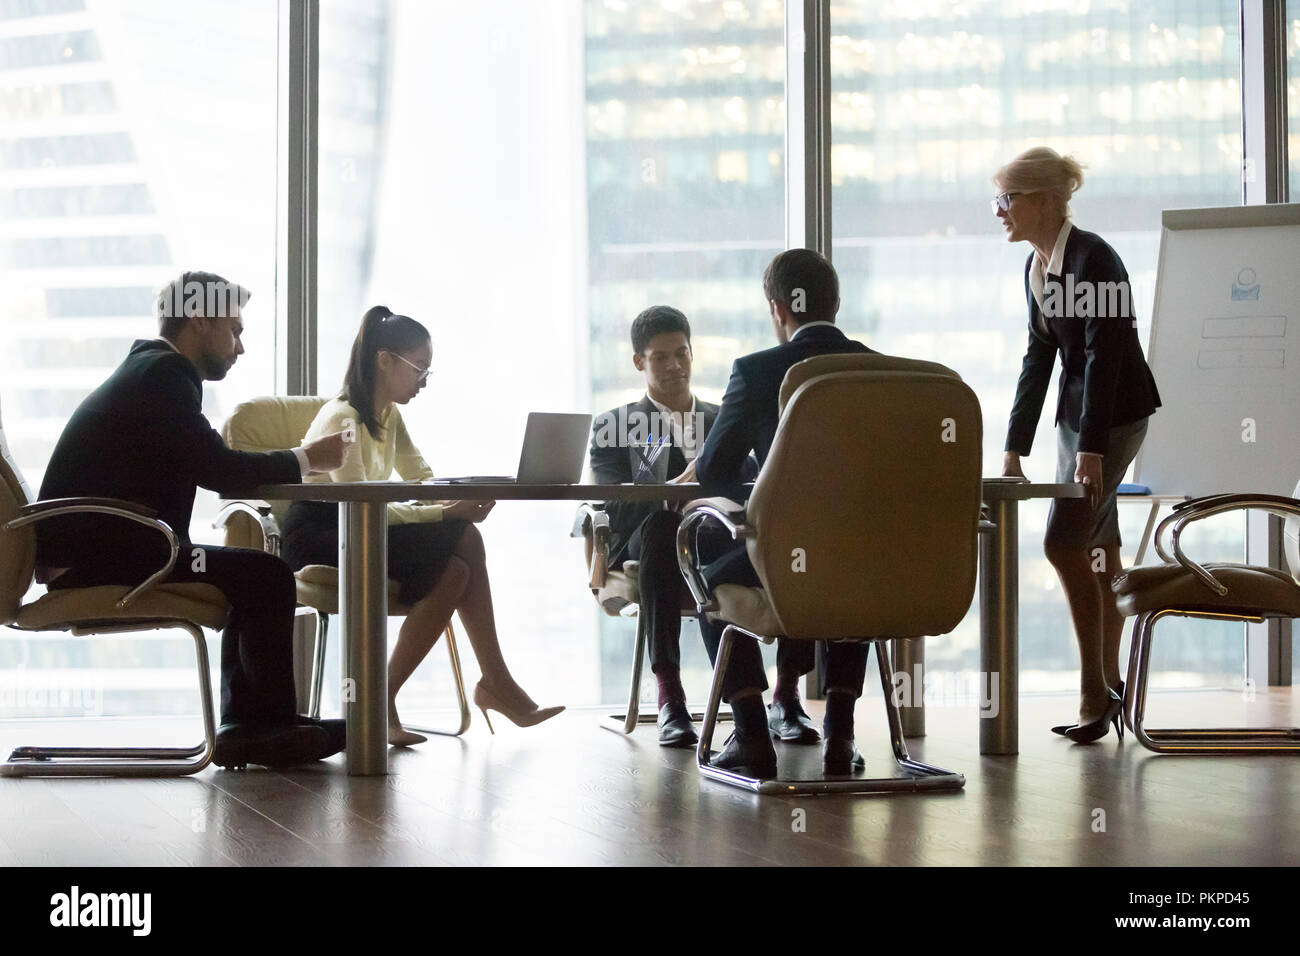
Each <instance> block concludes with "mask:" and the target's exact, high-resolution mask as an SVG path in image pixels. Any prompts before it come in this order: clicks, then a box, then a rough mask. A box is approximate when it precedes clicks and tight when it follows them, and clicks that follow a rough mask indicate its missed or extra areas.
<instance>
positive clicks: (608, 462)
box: [590, 395, 718, 567]
mask: <svg viewBox="0 0 1300 956" xmlns="http://www.w3.org/2000/svg"><path fill="white" fill-rule="evenodd" d="M658 411H659V410H658V409H657V408H655V405H654V402H652V401H650V396H649V395H646V396H644V397H642V399H641V400H640V401H639V402H630V403H628V404H627V405H624V406H622V408H611V409H610V410H609V411H607V412H602V413H601V414H600V415H597V416H596V418H595V420H594V421H593V422H592V426H591V450H590V455H591V474H592V477H593V479H594V480H595V481H596V482H597V483H598V484H602V485H618V484H627V483H629V482H631V481H632V477H633V475H632V455H633V452H632V450H631V449H629V448H628V447H627V446H626V445H617V444H615V445H608V444H606V445H597V444H596V441H597V438H598V436H599V435H600V433H601V431H602V430H604V431H605V432H606V434H607V435H608V434H613V435H619V434H620V430H619V429H620V425H624V426H625V425H626V423H627V422H628V421H629V420H631V421H632V422H633V423H635V421H636V419H635V418H632V415H633V413H638V412H639V413H640V414H641V415H644V416H645V420H646V421H652V420H653V419H651V418H650V416H651V415H656V414H658ZM695 411H696V412H697V413H699V415H700V424H701V426H702V427H703V432H702V434H700V435H699V436H697V437H696V440H697V441H701V440H703V439H704V438H705V437H706V436H707V435H708V434H709V431H710V430H711V429H712V427H713V422H714V419H716V418H717V416H718V406H717V405H714V404H712V403H710V402H705V401H701V400H700V399H699V398H696V399H695ZM620 413H621V415H620ZM620 418H621V419H622V421H621V422H620ZM671 441H672V437H671V436H669V442H671ZM666 454H667V455H668V470H667V477H668V478H676V477H677V476H678V475H680V474H681V473H682V472H683V471H685V470H686V456H685V455H684V454H683V453H682V450H681V449H680V448H678V447H676V446H674V445H671V444H670V445H669V448H668V451H667V452H666ZM661 507H662V505H660V504H657V503H655V502H653V501H610V502H606V504H605V513H606V514H607V515H609V530H610V547H609V563H610V565H611V566H613V567H618V566H619V565H621V564H622V563H623V561H624V560H625V559H626V558H627V554H626V552H627V543H628V539H629V538H631V537H632V533H633V532H634V531H636V529H637V528H638V527H640V525H641V522H642V521H644V520H645V519H646V518H648V517H649V516H650V515H651V514H652V513H653V512H655V511H657V510H658V509H659V508H661Z"/></svg>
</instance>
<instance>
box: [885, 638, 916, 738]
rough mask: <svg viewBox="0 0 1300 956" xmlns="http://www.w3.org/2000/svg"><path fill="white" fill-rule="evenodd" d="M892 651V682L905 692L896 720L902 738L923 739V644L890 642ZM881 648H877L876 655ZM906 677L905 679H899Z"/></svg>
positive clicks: (904, 641) (909, 641)
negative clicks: (893, 679)
mask: <svg viewBox="0 0 1300 956" xmlns="http://www.w3.org/2000/svg"><path fill="white" fill-rule="evenodd" d="M889 643H890V644H892V645H893V649H894V654H893V656H894V674H895V680H896V681H901V685H896V686H901V687H902V688H903V689H905V690H906V691H907V693H906V694H902V695H900V700H899V704H898V716H899V719H900V721H901V726H902V729H903V736H904V737H924V736H925V642H924V641H923V640H911V639H907V640H902V639H900V640H894V641H890V642H889ZM883 650H884V648H882V647H880V645H877V646H876V652H877V653H881V652H883ZM900 674H905V675H907V676H906V677H901V678H900V677H899V676H898V675H900Z"/></svg>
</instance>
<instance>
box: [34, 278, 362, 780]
mask: <svg viewBox="0 0 1300 956" xmlns="http://www.w3.org/2000/svg"><path fill="white" fill-rule="evenodd" d="M248 298H249V294H248V292H247V291H246V290H244V289H242V288H241V287H240V286H238V285H235V284H234V283H231V282H228V281H227V280H225V279H223V278H221V277H220V276H218V275H213V274H212V273H207V272H187V273H184V274H183V275H181V276H180V277H179V278H177V279H175V280H173V281H172V282H171V283H169V284H168V285H167V286H164V288H163V290H162V292H161V293H160V294H159V296H158V302H157V315H158V324H159V333H160V334H159V337H158V338H156V339H148V340H139V341H137V342H135V343H134V344H133V345H132V346H131V350H130V352H129V353H128V354H127V356H126V359H125V360H124V361H123V362H122V364H121V365H120V366H119V367H118V368H117V370H116V371H115V372H114V373H113V374H112V375H111V376H109V378H108V380H107V381H106V382H104V384H102V385H101V386H100V387H99V388H97V389H95V391H93V392H91V393H90V395H88V396H87V397H86V399H85V401H83V402H82V403H81V404H80V405H79V406H78V407H77V410H76V411H75V412H74V413H73V415H72V418H71V419H70V420H69V422H68V424H67V427H66V428H64V430H63V434H62V436H61V437H60V438H59V441H58V444H57V445H56V446H55V448H54V453H53V455H52V456H51V458H50V463H49V467H48V468H47V470H46V472H45V480H44V482H43V483H42V485H41V494H40V497H41V499H49V498H67V497H77V496H87V497H102V498H122V499H125V500H127V501H133V502H135V503H137V504H141V505H144V506H145V507H147V508H151V509H153V510H154V511H156V512H157V514H158V517H159V518H160V519H161V520H162V521H164V522H166V523H167V525H168V526H170V527H171V529H172V531H174V532H175V533H176V536H177V537H178V538H179V539H180V540H181V543H182V549H181V552H180V555H179V557H178V559H177V561H176V566H175V568H174V569H173V571H172V572H171V574H170V576H169V577H168V578H167V581H169V582H189V583H204V584H211V585H214V586H215V587H217V588H218V589H220V590H221V591H222V592H223V593H224V594H225V596H226V598H227V600H228V601H229V602H230V606H231V609H230V617H229V620H228V622H227V625H226V629H225V632H224V634H223V635H222V640H221V724H222V725H221V727H220V728H219V729H218V731H217V742H216V753H215V755H214V758H213V759H214V761H215V762H216V763H217V764H218V765H219V766H227V767H229V766H242V765H244V764H246V763H258V764H264V765H269V766H288V765H292V764H296V763H303V762H306V761H309V760H319V759H321V758H324V757H328V756H330V755H331V754H334V753H338V752H339V751H340V750H341V749H342V748H343V745H344V728H343V722H342V721H341V720H331V721H321V720H311V719H309V718H305V717H297V716H296V714H295V709H296V707H295V702H296V697H295V694H294V683H293V644H292V631H293V614H294V605H295V586H294V578H293V573H292V572H291V571H290V570H289V566H288V565H287V564H285V563H284V562H283V561H281V560H280V559H279V558H277V557H275V556H273V555H271V554H267V553H264V552H261V551H252V550H247V549H242V548H221V547H211V546H208V545H203V546H202V547H194V546H192V545H191V543H190V541H189V528H190V515H191V512H192V511H193V508H194V493H195V488H196V487H197V486H199V485H202V486H203V487H204V488H210V489H212V490H214V491H217V492H241V491H248V490H249V489H250V488H254V487H256V486H258V485H263V484H273V483H291V482H297V481H300V480H301V478H302V476H303V475H305V474H307V473H308V472H309V471H329V470H331V469H334V468H337V467H339V466H340V465H341V464H342V462H343V451H344V446H343V436H342V435H341V434H339V435H330V436H326V437H324V438H321V439H318V440H317V441H314V442H312V443H311V444H309V445H305V446H303V447H300V448H295V449H292V450H288V451H276V452H268V453H265V454H254V453H248V452H237V451H232V450H231V449H230V448H227V447H226V444H225V442H223V441H222V439H221V436H220V435H219V434H217V432H216V431H214V430H213V428H212V426H211V425H210V424H208V420H207V419H206V418H205V417H204V416H203V410H202V403H203V381H204V380H205V379H207V380H209V381H216V380H220V379H222V378H225V377H226V373H227V372H228V371H230V368H231V366H233V365H234V364H235V360H236V359H237V358H238V357H239V356H240V355H242V354H243V351H244V347H243V345H242V344H241V342H240V334H241V333H242V332H243V328H244V326H243V318H242V314H241V311H242V309H243V306H244V305H245V303H246V302H247V301H248ZM36 527H37V537H36V540H37V555H36V561H37V568H38V572H37V573H38V580H40V581H41V582H42V583H45V584H48V586H49V587H50V588H51V589H60V588H71V587H93V586H96V585H108V584H114V585H135V584H139V583H140V582H141V581H143V580H144V579H145V578H147V577H149V575H151V574H153V573H154V572H156V571H157V570H158V569H159V568H161V567H163V566H164V565H165V564H166V562H167V556H168V554H169V550H168V547H167V545H166V543H165V541H164V540H163V537H162V535H160V534H159V533H158V532H157V531H156V530H155V529H152V528H148V527H145V526H143V525H139V524H136V523H134V522H127V521H125V520H123V519H120V518H117V517H114V516H110V515H69V516H64V517H59V518H51V519H50V520H48V521H44V522H41V523H40V524H38V525H37V526H36Z"/></svg>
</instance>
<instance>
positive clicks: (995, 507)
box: [979, 498, 1020, 754]
mask: <svg viewBox="0 0 1300 956" xmlns="http://www.w3.org/2000/svg"><path fill="white" fill-rule="evenodd" d="M987 504H988V509H989V518H990V519H991V520H992V522H993V524H994V526H995V527H994V528H993V529H991V530H989V531H987V532H986V533H983V534H981V535H980V681H981V683H982V684H983V687H982V688H981V694H982V696H984V698H985V700H986V701H988V702H989V705H990V706H989V709H988V710H987V711H986V710H981V711H980V715H979V728H980V731H979V733H980V753H982V754H1014V753H1019V752H1020V632H1019V627H1020V625H1019V590H1020V563H1019V558H1018V555H1017V547H1018V541H1017V536H1018V535H1019V527H1018V517H1019V515H1018V507H1017V502H1016V501H1015V499H1012V498H1004V499H995V500H993V501H989V502H987Z"/></svg>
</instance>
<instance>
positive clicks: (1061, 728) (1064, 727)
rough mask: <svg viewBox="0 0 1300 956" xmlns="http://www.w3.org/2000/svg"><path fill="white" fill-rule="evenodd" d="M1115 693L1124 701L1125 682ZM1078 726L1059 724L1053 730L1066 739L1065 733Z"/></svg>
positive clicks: (1120, 684)
mask: <svg viewBox="0 0 1300 956" xmlns="http://www.w3.org/2000/svg"><path fill="white" fill-rule="evenodd" d="M1115 693H1116V694H1119V699H1120V700H1123V699H1124V682H1123V681H1120V682H1119V687H1118V688H1117V689H1116V690H1115ZM1078 726H1079V725H1078V724H1057V725H1056V726H1055V727H1053V728H1052V733H1054V734H1060V735H1061V736H1062V737H1064V736H1065V732H1066V731H1067V730H1069V729H1070V728H1071V727H1078Z"/></svg>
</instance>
